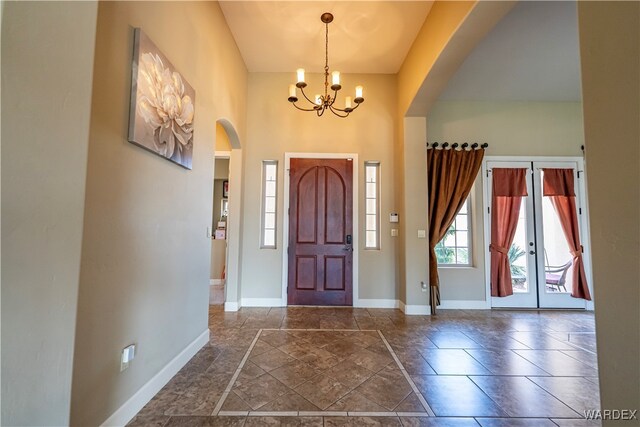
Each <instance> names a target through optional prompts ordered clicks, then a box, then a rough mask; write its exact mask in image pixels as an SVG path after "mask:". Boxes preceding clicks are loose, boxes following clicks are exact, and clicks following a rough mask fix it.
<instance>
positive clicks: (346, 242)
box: [285, 157, 357, 306]
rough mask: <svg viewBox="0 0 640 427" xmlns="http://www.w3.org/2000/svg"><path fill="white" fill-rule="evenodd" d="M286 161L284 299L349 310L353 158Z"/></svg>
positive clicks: (352, 295) (351, 263)
mask: <svg viewBox="0 0 640 427" xmlns="http://www.w3.org/2000/svg"><path fill="white" fill-rule="evenodd" d="M288 160H289V171H288V172H289V173H288V175H289V177H288V178H289V180H288V184H289V185H288V191H289V196H288V200H287V201H288V205H289V208H288V213H289V215H288V226H286V227H285V230H287V234H288V244H289V246H288V250H287V255H285V256H286V259H285V264H286V266H287V268H286V269H285V271H286V272H287V283H286V285H287V287H286V300H287V303H288V304H289V305H336V306H350V305H352V304H353V297H354V286H353V281H354V280H353V279H354V271H355V270H354V249H357V244H356V235H355V233H354V231H355V230H356V227H354V217H357V216H356V215H354V206H355V203H354V180H353V176H354V159H353V157H342V158H314V157H311V158H301V157H292V158H290V159H288Z"/></svg>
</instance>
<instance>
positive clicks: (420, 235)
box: [418, 230, 427, 239]
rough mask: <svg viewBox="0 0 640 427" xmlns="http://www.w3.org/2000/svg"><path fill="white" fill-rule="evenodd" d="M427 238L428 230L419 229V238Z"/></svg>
mask: <svg viewBox="0 0 640 427" xmlns="http://www.w3.org/2000/svg"><path fill="white" fill-rule="evenodd" d="M426 238H427V232H426V230H418V239H426Z"/></svg>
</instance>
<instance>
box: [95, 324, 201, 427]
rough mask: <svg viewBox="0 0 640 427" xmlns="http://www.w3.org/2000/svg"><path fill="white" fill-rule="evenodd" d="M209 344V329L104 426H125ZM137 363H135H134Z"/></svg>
mask: <svg viewBox="0 0 640 427" xmlns="http://www.w3.org/2000/svg"><path fill="white" fill-rule="evenodd" d="M208 342H209V329H207V330H206V331H204V332H203V333H202V334H200V336H199V337H198V338H196V339H195V340H193V341H192V342H191V343H190V344H189V345H188V346H187V347H186V348H185V349H184V350H182V351H181V352H180V354H178V355H177V356H176V357H174V358H173V359H172V360H171V361H170V362H169V363H167V364H166V366H165V367H164V368H162V369H161V370H160V372H158V373H157V374H156V375H154V376H153V378H151V379H150V380H149V381H147V383H146V384H145V385H143V386H142V387H141V388H140V389H139V390H138V391H137V392H136V393H135V394H134V395H133V396H131V397H130V398H129V400H127V401H126V402H125V403H124V404H123V405H122V406H121V407H120V408H118V409H117V410H116V411H115V412H114V413H113V414H111V416H110V417H109V418H107V420H106V421H105V422H103V423H102V426H124V425H126V424H127V423H128V422H129V421H131V420H132V419H133V417H135V415H136V414H137V413H138V412H140V410H141V409H142V408H143V407H144V405H146V404H147V403H148V402H149V401H150V400H151V399H152V398H153V396H155V395H156V394H157V393H158V392H159V391H160V390H161V389H162V387H164V386H165V385H166V384H167V383H168V382H169V380H170V379H171V378H173V376H174V375H175V374H177V373H178V371H179V370H180V369H182V367H183V366H184V365H186V364H187V362H188V361H189V360H190V359H191V358H192V357H193V356H194V355H195V354H196V353H197V352H198V351H199V350H200V349H201V348H202V347H204V346H205V344H207V343H208ZM134 363H135V362H134Z"/></svg>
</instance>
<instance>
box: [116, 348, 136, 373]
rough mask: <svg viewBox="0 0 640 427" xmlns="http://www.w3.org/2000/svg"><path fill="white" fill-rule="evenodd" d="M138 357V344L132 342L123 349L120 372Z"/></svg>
mask: <svg viewBox="0 0 640 427" xmlns="http://www.w3.org/2000/svg"><path fill="white" fill-rule="evenodd" d="M134 357H136V345H135V344H131V345H130V346H127V347H125V348H123V349H122V356H121V358H120V372H122V371H124V370H125V369H127V368H128V367H129V363H131V361H132V360H133V358H134Z"/></svg>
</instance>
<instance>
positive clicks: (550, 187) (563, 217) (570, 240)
mask: <svg viewBox="0 0 640 427" xmlns="http://www.w3.org/2000/svg"><path fill="white" fill-rule="evenodd" d="M542 171H543V173H544V175H543V179H542V195H543V196H546V197H549V198H550V200H551V204H552V205H553V207H554V208H555V210H556V213H557V214H558V218H559V219H560V224H561V225H562V230H563V231H564V236H565V238H566V239H567V244H568V245H569V252H570V253H571V255H572V256H573V265H572V266H571V269H572V272H573V275H572V276H573V277H572V282H571V296H572V297H574V298H582V299H585V300H588V301H591V295H590V294H589V287H588V286H587V275H586V273H585V271H584V262H583V260H582V245H581V244H580V230H579V228H578V214H577V212H576V194H575V192H574V191H573V189H574V185H573V169H542Z"/></svg>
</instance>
